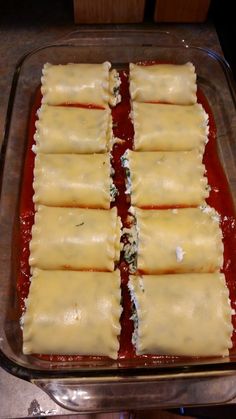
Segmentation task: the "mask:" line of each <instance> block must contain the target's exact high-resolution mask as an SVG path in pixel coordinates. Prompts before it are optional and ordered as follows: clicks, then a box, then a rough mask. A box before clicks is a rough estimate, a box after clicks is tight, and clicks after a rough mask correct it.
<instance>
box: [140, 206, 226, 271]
mask: <svg viewBox="0 0 236 419" xmlns="http://www.w3.org/2000/svg"><path fill="white" fill-rule="evenodd" d="M135 217H136V222H137V225H136V229H137V233H138V249H137V268H138V270H139V271H140V272H143V273H149V274H162V273H185V272H198V273H199V272H206V273H207V272H215V271H218V270H219V269H220V268H221V266H222V264H223V244H222V232H221V230H220V227H219V219H218V217H217V214H216V212H215V210H213V209H211V208H210V207H206V209H205V210H201V209H199V208H183V209H174V210H142V209H138V208H137V209H135Z"/></svg>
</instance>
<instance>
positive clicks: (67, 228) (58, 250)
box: [29, 205, 121, 271]
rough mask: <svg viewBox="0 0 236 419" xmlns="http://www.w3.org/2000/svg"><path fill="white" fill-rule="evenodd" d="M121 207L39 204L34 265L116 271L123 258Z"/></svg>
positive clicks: (32, 256) (34, 230)
mask: <svg viewBox="0 0 236 419" xmlns="http://www.w3.org/2000/svg"><path fill="white" fill-rule="evenodd" d="M120 228H121V222H120V218H119V217H118V216H117V209H116V208H112V209H111V210H96V209H83V208H56V207H46V206H44V205H39V206H38V211H37V212H36V214H35V222H34V225H33V227H32V240H31V242H30V258H29V263H30V266H31V267H32V268H35V267H37V268H41V269H49V270H50V269H71V270H87V269H93V270H97V271H113V270H114V267H115V262H116V261H118V260H119V257H120Z"/></svg>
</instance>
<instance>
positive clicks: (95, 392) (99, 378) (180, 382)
mask: <svg viewBox="0 0 236 419" xmlns="http://www.w3.org/2000/svg"><path fill="white" fill-rule="evenodd" d="M157 59H158V60H160V61H163V62H173V63H176V64H182V63H185V62H187V61H191V62H193V64H194V65H195V67H196V72H197V75H198V86H199V87H200V89H201V91H202V92H203V94H204V95H205V96H206V98H207V100H208V103H209V105H210V107H211V109H212V111H213V114H214V119H215V123H216V128H217V147H218V154H219V157H220V161H221V163H222V165H223V168H224V171H225V174H226V177H227V181H228V183H229V187H230V191H231V194H232V197H233V202H234V206H235V204H236V183H235V182H236V166H235V164H236V160H235V155H236V154H235V151H236V142H235V139H236V112H235V110H236V109H235V108H236V95H235V91H234V86H233V80H232V75H231V71H230V68H229V66H228V64H227V63H226V62H225V61H224V59H223V58H222V57H220V56H218V55H217V54H216V53H214V52H212V51H209V50H205V49H202V48H197V47H189V46H188V45H186V44H185V43H181V42H178V40H176V39H174V38H173V37H171V36H170V35H169V34H168V33H157V32H155V33H153V32H152V33H149V32H148V31H146V32H143V33H142V34H140V33H139V34H138V35H137V34H135V33H131V32H129V33H124V32H122V33H120V34H119V33H116V35H114V34H113V33H109V32H106V33H105V34H104V35H103V36H102V37H99V38H98V37H96V36H91V37H88V35H86V34H85V35H81V36H80V35H79V34H76V33H75V34H72V35H71V36H69V37H68V39H65V40H64V41H61V42H58V43H55V44H54V45H49V46H45V47H42V48H40V49H38V50H36V51H33V52H31V53H29V54H28V55H27V56H25V57H23V58H22V59H21V60H20V62H19V64H18V65H17V67H16V70H15V74H14V77H13V82H12V89H11V94H10V99H9V106H8V112H7V119H6V129H5V136H4V142H3V148H2V153H1V158H2V162H3V166H2V168H3V171H2V177H1V218H0V229H1V236H0V258H1V261H0V278H1V282H0V290H1V301H2V303H1V306H0V330H1V337H0V345H1V355H0V360H1V365H2V366H3V367H4V368H6V369H7V370H8V371H9V372H11V373H12V374H15V375H17V376H19V377H21V378H24V379H27V380H30V381H32V382H34V383H36V384H37V385H39V386H40V387H41V388H43V389H44V390H45V391H46V392H48V393H49V394H50V396H51V397H52V398H54V399H55V400H56V401H57V402H58V403H59V404H61V405H63V406H64V407H67V408H69V409H72V410H73V409H74V410H78V411H81V412H82V411H102V410H106V411H107V410H117V409H124V408H126V409H131V408H136V409H138V408H145V407H149V408H151V407H156V406H161V407H163V406H168V407H170V406H177V405H181V404H182V405H197V404H210V403H220V402H224V401H226V400H229V399H232V398H233V397H234V396H235V394H236V390H234V388H235V386H234V385H233V384H234V382H235V381H234V379H235V376H236V374H235V372H234V371H235V366H236V353H235V354H234V353H232V354H231V356H230V357H228V358H217V359H216V358H214V359H208V360H207V359H200V358H199V359H192V360H188V361H186V360H182V361H180V360H179V359H174V358H173V359H172V360H171V361H170V362H168V363H166V362H165V363H164V362H163V363H162V362H160V361H159V362H153V361H152V362H151V361H150V360H149V359H148V358H145V357H144V358H143V359H142V360H141V361H140V360H136V359H119V360H118V361H117V362H114V361H111V360H101V359H98V360H93V361H91V360H87V361H86V360H83V361H78V362H77V361H76V362H75V361H60V362H56V361H46V360H44V359H39V358H36V357H33V356H25V355H23V354H22V349H21V348H22V337H21V330H20V324H19V317H20V313H19V304H18V301H17V300H18V298H17V291H16V278H17V270H18V269H19V261H18V252H19V198H20V191H21V183H22V172H23V166H24V158H25V151H26V147H27V141H28V129H29V118H30V113H31V109H32V105H33V103H34V97H35V92H36V91H37V89H38V87H39V85H40V78H41V71H42V67H43V65H44V63H46V62H51V63H52V64H59V63H60V64H64V63H69V62H88V63H97V62H103V61H110V62H111V63H112V64H113V66H114V67H115V68H117V69H123V68H124V66H127V63H129V62H137V61H144V60H157ZM235 251H236V249H235Z"/></svg>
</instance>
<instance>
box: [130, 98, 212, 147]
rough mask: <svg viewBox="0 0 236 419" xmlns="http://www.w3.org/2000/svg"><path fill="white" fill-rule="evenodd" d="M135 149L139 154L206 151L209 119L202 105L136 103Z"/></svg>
mask: <svg viewBox="0 0 236 419" xmlns="http://www.w3.org/2000/svg"><path fill="white" fill-rule="evenodd" d="M133 122H134V132H135V134H134V149H135V150H137V151H184V150H192V149H194V148H196V149H198V150H201V151H202V152H203V151H204V147H205V144H206V142H207V135H208V125H207V123H208V115H207V114H206V112H205V111H204V109H203V107H202V105H200V104H198V103H197V104H195V105H190V106H178V105H161V104H153V103H136V102H134V103H133Z"/></svg>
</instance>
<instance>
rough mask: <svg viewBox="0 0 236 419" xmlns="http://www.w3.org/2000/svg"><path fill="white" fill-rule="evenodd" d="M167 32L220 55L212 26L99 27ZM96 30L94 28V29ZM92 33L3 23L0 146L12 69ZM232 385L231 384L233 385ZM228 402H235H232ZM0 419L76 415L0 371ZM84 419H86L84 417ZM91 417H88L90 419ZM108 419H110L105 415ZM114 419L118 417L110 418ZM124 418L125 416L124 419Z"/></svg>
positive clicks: (69, 25) (69, 27) (70, 25)
mask: <svg viewBox="0 0 236 419" xmlns="http://www.w3.org/2000/svg"><path fill="white" fill-rule="evenodd" d="M145 27H147V28H148V29H152V30H155V31H156V30H168V31H171V33H174V34H175V35H176V36H177V37H178V38H179V39H180V40H185V42H186V43H188V44H190V45H196V46H204V47H206V48H209V49H213V50H214V51H216V52H218V53H222V52H221V48H220V44H219V40H218V37H217V34H216V31H215V29H214V26H213V25H212V24H211V23H209V22H208V23H205V24H196V25H194V24H185V25H184V24H178V25H154V24H152V25H148V26H147V25H146V26H145V25H133V26H127V25H115V26H111V25H109V26H102V27H100V28H101V30H103V29H107V28H108V29H112V30H114V31H115V30H129V29H130V28H132V29H134V28H135V29H137V30H140V29H144V28H145ZM95 29H96V30H97V27H96V28H95ZM74 30H77V31H78V30H79V31H91V30H93V27H91V26H88V27H85V26H78V25H75V24H73V23H68V22H66V23H62V24H58V25H57V24H55V23H54V24H51V25H49V24H37V23H35V22H34V23H32V24H27V25H24V24H23V23H22V24H21V22H18V23H17V25H16V24H14V25H12V24H9V23H3V24H2V25H1V27H0V56H1V60H0V75H1V77H0V92H1V101H0V144H1V141H2V139H3V133H4V123H5V115H6V110H7V103H8V97H9V92H10V86H11V81H12V76H13V73H14V68H15V65H16V63H17V61H18V60H19V58H20V57H21V56H22V55H24V54H25V53H27V52H29V51H30V50H32V49H35V48H37V47H39V46H42V45H44V44H48V43H50V42H52V41H55V40H58V39H59V38H63V37H64V36H65V35H66V34H67V33H68V32H71V31H74ZM235 384H236V378H235V380H234V386H235ZM232 385H233V382H232ZM231 402H235V401H234V400H233V401H231ZM0 406H1V408H0V417H1V418H16V417H17V418H20V417H26V416H28V417H32V416H40V415H46V416H51V415H65V414H68V413H70V414H75V412H69V411H68V410H65V409H63V408H62V407H60V406H58V405H57V404H56V403H55V402H54V401H52V400H51V399H50V398H49V396H48V395H47V394H45V393H44V392H43V391H42V390H40V389H39V388H37V387H36V386H35V385H33V384H30V383H28V382H25V381H23V380H20V379H18V378H16V377H13V376H11V375H10V374H8V373H7V372H5V371H4V370H0ZM85 417H87V416H85ZM89 417H91V416H89ZM108 417H110V415H108ZM112 417H113V418H116V417H120V415H117V416H116V415H113V416H112ZM123 417H125V416H123Z"/></svg>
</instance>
